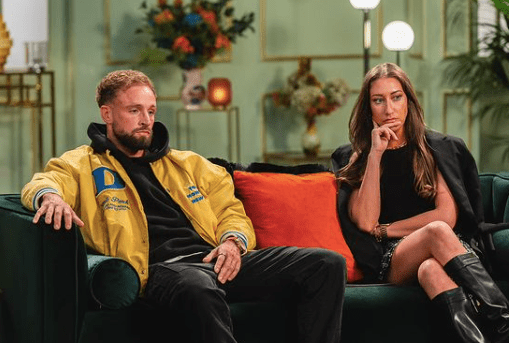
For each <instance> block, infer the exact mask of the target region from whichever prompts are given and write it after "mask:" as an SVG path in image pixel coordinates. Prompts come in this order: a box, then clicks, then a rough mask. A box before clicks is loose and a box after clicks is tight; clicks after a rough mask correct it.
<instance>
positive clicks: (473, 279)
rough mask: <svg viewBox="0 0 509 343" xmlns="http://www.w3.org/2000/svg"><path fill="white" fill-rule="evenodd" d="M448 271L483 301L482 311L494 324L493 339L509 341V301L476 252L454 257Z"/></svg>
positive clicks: (495, 341) (499, 341) (494, 341)
mask: <svg viewBox="0 0 509 343" xmlns="http://www.w3.org/2000/svg"><path fill="white" fill-rule="evenodd" d="M444 270H445V271H446V273H447V274H448V275H449V276H450V277H451V278H452V279H453V280H454V282H456V283H457V284H458V285H459V286H461V287H463V288H464V289H465V290H466V291H467V292H469V293H470V294H472V295H473V296H474V297H475V298H476V299H477V300H478V301H479V303H480V314H481V316H482V317H483V318H484V319H485V320H486V322H487V324H488V325H489V326H490V327H491V330H490V331H489V332H493V336H492V337H491V341H492V342H493V343H507V342H509V301H507V298H506V297H505V296H504V294H503V293H502V291H500V289H499V288H498V286H497V285H496V284H495V282H494V281H493V279H492V278H491V276H490V275H489V274H488V272H487V271H486V269H484V266H483V265H482V263H481V261H480V260H479V258H478V257H477V256H476V255H475V254H473V253H466V254H462V255H458V256H456V257H454V258H453V259H452V260H450V261H449V262H447V263H446V265H445V266H444ZM487 332H488V331H487Z"/></svg>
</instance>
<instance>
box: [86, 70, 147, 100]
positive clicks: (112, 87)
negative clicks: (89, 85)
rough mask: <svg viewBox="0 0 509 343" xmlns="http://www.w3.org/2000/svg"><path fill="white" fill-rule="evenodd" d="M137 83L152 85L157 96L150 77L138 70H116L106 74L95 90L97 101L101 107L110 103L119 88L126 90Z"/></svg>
mask: <svg viewBox="0 0 509 343" xmlns="http://www.w3.org/2000/svg"><path fill="white" fill-rule="evenodd" d="M135 84H140V85H145V86H148V87H150V89H151V90H152V92H154V95H155V96H156V97H157V94H156V90H155V87H154V84H153V83H152V81H151V80H150V79H149V77H148V76H147V75H145V74H143V73H142V72H141V71H137V70H116V71H113V72H111V73H109V74H108V75H106V76H105V77H104V78H103V79H102V80H101V82H100V83H99V85H98V86H97V89H96V92H95V101H97V105H99V108H100V107H101V106H102V105H105V104H108V103H110V102H111V101H113V99H115V97H116V96H117V92H118V91H119V90H125V89H127V88H129V87H131V86H133V85H135Z"/></svg>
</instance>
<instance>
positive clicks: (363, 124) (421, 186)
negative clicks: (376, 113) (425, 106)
mask: <svg viewBox="0 0 509 343" xmlns="http://www.w3.org/2000/svg"><path fill="white" fill-rule="evenodd" d="M381 78H395V79H397V80H398V81H399V82H400V83H401V86H402V88H403V91H404V92H405V94H406V97H407V101H408V115H407V118H406V121H405V124H404V125H405V134H406V141H407V144H408V145H409V146H410V148H411V149H412V154H413V170H414V175H415V189H416V191H417V193H418V194H419V195H420V196H421V197H424V198H428V199H433V198H434V197H435V195H436V189H437V172H436V164H435V160H434V159H433V155H432V154H431V151H430V148H429V146H428V144H427V142H426V136H425V132H426V125H425V123H424V117H423V110H422V107H421V105H420V104H419V101H418V99H417V96H416V95H415V91H414V88H413V86H412V83H411V82H410V79H409V78H408V76H407V74H406V73H405V72H404V71H403V70H402V69H401V68H400V67H398V66H397V65H396V64H393V63H383V64H379V65H377V66H376V67H374V68H373V69H371V70H370V71H369V72H368V73H367V74H366V76H365V77H364V82H363V84H362V88H361V92H360V94H359V97H358V98H357V102H356V103H355V106H354V108H353V110H352V115H351V117H350V123H349V125H350V142H351V143H352V150H353V154H354V155H355V158H352V159H351V160H350V163H348V165H346V166H345V167H344V168H342V169H340V170H339V171H338V179H339V180H340V181H342V182H346V183H348V184H349V185H350V186H352V187H353V188H359V187H360V185H361V183H362V179H363V177H364V172H365V170H366V164H367V158H368V154H369V151H370V148H371V131H372V130H373V120H372V117H373V114H372V113H371V106H370V90H371V85H372V84H373V82H375V81H376V80H378V79H381Z"/></svg>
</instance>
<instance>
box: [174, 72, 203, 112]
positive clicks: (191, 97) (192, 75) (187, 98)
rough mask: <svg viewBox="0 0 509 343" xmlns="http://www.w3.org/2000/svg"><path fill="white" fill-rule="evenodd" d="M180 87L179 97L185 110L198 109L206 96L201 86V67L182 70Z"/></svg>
mask: <svg viewBox="0 0 509 343" xmlns="http://www.w3.org/2000/svg"><path fill="white" fill-rule="evenodd" d="M182 82H183V84H182V89H181V91H180V98H181V100H182V104H183V105H184V107H185V108H186V109H187V110H199V109H201V106H202V103H203V101H204V100H205V98H206V96H207V94H206V93H207V92H206V89H205V87H204V86H203V84H202V83H203V77H202V69H200V68H194V69H189V70H183V71H182Z"/></svg>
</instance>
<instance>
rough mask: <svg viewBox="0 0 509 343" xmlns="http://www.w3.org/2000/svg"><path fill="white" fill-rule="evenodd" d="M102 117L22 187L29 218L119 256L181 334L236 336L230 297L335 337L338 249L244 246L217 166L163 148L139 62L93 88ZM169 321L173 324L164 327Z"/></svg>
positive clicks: (306, 335)
mask: <svg viewBox="0 0 509 343" xmlns="http://www.w3.org/2000/svg"><path fill="white" fill-rule="evenodd" d="M96 100H97V103H98V105H99V109H100V113H101V118H102V120H103V121H104V123H105V124H96V123H92V124H90V126H89V128H88V135H89V137H90V138H91V140H92V143H91V145H90V146H81V147H78V148H76V149H74V150H71V151H69V152H66V153H64V154H63V155H62V156H61V157H59V158H54V159H51V160H50V161H49V162H48V165H47V166H46V169H45V172H43V173H37V174H35V175H34V177H33V179H32V181H31V182H29V183H28V184H27V185H26V186H25V187H24V188H23V191H22V200H23V203H24V205H25V206H26V207H27V208H29V209H32V210H35V211H37V212H36V214H35V216H34V222H35V223H36V222H38V221H39V220H41V216H43V215H44V221H45V222H46V223H47V224H53V227H54V229H56V230H59V229H61V228H62V227H64V228H65V229H70V228H71V226H72V223H75V224H77V225H78V226H79V227H80V228H81V232H82V234H83V236H84V239H85V242H86V244H87V246H88V247H89V248H91V249H93V250H95V251H97V252H99V253H101V254H105V255H110V256H117V257H121V258H123V259H125V260H127V261H128V262H129V263H131V264H132V265H133V266H134V268H135V269H136V270H137V272H138V274H139V276H140V279H141V282H142V289H143V296H144V297H145V299H146V301H148V302H150V303H153V304H154V305H155V306H158V307H159V308H161V309H163V310H164V311H165V312H166V313H171V314H173V315H175V314H176V313H174V312H176V311H178V313H177V315H178V317H180V318H182V320H183V322H184V324H185V325H184V327H185V329H184V330H185V333H186V335H188V337H189V341H194V342H208V343H210V342H235V339H234V337H233V334H232V325H231V318H230V313H229V307H228V305H227V302H226V297H228V300H229V301H247V300H262V299H271V298H275V297H283V296H285V297H287V298H288V297H290V295H291V299H286V300H290V301H292V302H294V303H295V304H296V305H297V308H298V310H297V321H298V323H297V325H298V326H297V327H298V331H299V332H298V335H299V342H316V343H318V342H320V343H326V342H331V343H332V342H339V337H340V329H341V311H342V306H343V293H344V288H345V270H346V268H345V261H344V258H343V257H342V256H340V255H338V254H336V253H334V252H332V251H328V250H324V249H297V248H286V247H275V248H268V249H263V250H256V251H255V250H253V248H254V247H255V244H256V243H255V235H254V230H253V227H252V224H251V221H250V220H249V218H248V217H247V216H246V214H245V212H244V208H243V206H242V203H241V202H240V201H239V200H238V199H236V198H235V197H234V188H233V182H232V179H231V177H230V176H229V174H228V173H227V172H226V171H225V170H224V168H222V167H219V166H216V165H214V164H212V163H210V162H208V161H207V160H206V159H204V158H203V157H201V156H199V155H197V154H194V153H192V152H184V151H176V150H170V149H169V147H168V141H169V140H168V132H167V130H166V128H165V127H164V126H163V125H162V124H161V123H159V122H155V115H156V111H157V104H156V92H155V90H154V86H153V84H152V82H151V81H150V79H149V78H148V77H147V76H146V75H144V74H143V73H141V72H138V71H132V70H127V71H115V72H112V73H110V74H108V75H107V76H106V77H105V78H104V79H103V80H102V81H101V83H100V84H99V86H98V87H97V92H96ZM174 329H176V328H174Z"/></svg>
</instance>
